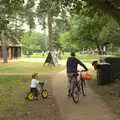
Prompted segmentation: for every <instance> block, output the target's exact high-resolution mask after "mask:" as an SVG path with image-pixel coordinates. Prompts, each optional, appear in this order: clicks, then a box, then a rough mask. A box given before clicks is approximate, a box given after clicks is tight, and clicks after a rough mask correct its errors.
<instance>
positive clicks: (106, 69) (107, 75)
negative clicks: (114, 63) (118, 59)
mask: <svg viewBox="0 0 120 120" xmlns="http://www.w3.org/2000/svg"><path fill="white" fill-rule="evenodd" d="M110 82H111V64H109V63H99V64H97V84H98V85H106V84H108V83H110Z"/></svg>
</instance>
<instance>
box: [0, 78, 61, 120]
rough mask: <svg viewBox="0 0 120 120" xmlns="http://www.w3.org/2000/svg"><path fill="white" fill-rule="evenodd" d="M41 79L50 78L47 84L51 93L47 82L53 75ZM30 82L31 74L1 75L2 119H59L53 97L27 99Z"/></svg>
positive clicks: (0, 100)
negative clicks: (36, 99) (34, 99)
mask: <svg viewBox="0 0 120 120" xmlns="http://www.w3.org/2000/svg"><path fill="white" fill-rule="evenodd" d="M41 79H43V80H48V81H47V83H46V84H45V85H46V88H47V89H48V92H49V94H50V92H51V90H50V88H49V86H48V85H47V84H48V82H49V81H50V80H51V77H50V76H41ZM30 82H31V76H0V83H1V84H0V120H31V119H33V120H34V119H35V120H39V119H40V118H41V119H46V120H48V119H49V118H46V117H51V118H52V119H51V120H56V119H57V118H55V116H56V117H57V113H56V112H54V111H57V110H56V108H55V107H54V108H53V104H54V103H53V100H52V98H51V97H48V99H46V100H45V101H43V100H42V99H40V98H39V100H38V101H25V98H24V97H25V94H26V93H25V92H28V91H29V85H30ZM58 120H59V119H58Z"/></svg>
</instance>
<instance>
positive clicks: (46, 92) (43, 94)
mask: <svg viewBox="0 0 120 120" xmlns="http://www.w3.org/2000/svg"><path fill="white" fill-rule="evenodd" d="M41 96H42V98H43V99H47V97H48V91H47V89H43V90H42V92H41Z"/></svg>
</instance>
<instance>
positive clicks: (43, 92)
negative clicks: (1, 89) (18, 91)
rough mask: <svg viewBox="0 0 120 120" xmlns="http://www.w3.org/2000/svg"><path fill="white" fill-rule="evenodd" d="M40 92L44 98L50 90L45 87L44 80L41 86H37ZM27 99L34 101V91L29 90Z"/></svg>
mask: <svg viewBox="0 0 120 120" xmlns="http://www.w3.org/2000/svg"><path fill="white" fill-rule="evenodd" d="M37 90H38V93H39V94H40V95H41V97H42V98H43V99H47V97H48V91H47V89H45V88H44V82H40V83H39V86H38V87H37ZM25 100H29V101H32V100H34V97H33V93H32V92H31V91H29V92H28V93H27V95H26V97H25Z"/></svg>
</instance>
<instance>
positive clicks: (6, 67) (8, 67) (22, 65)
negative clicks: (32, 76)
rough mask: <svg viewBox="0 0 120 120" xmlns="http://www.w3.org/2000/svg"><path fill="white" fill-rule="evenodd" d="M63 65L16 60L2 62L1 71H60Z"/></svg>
mask: <svg viewBox="0 0 120 120" xmlns="http://www.w3.org/2000/svg"><path fill="white" fill-rule="evenodd" d="M63 69H64V67H63V66H55V67H48V66H43V64H41V63H27V62H15V63H7V64H0V73H33V72H40V73H43V72H59V71H61V70H63Z"/></svg>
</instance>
